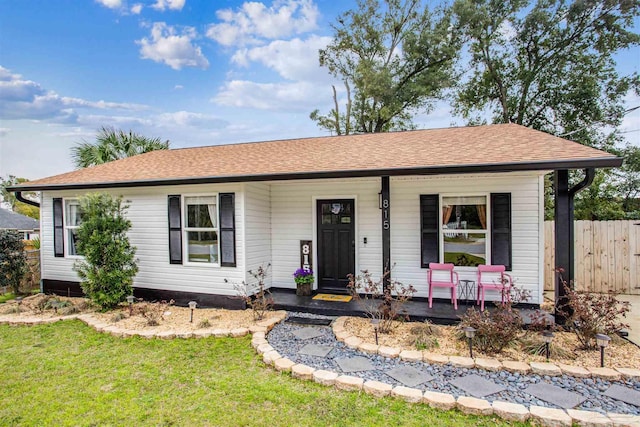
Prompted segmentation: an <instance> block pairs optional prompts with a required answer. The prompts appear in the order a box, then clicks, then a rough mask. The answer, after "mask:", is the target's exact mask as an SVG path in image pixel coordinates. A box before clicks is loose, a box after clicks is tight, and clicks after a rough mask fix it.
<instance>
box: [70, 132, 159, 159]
mask: <svg viewBox="0 0 640 427" xmlns="http://www.w3.org/2000/svg"><path fill="white" fill-rule="evenodd" d="M168 149H169V141H168V140H167V141H164V142H163V141H162V140H161V139H160V138H147V137H146V136H142V135H138V134H137V133H134V132H132V131H129V133H126V132H124V131H122V130H120V129H117V130H116V129H114V128H113V127H105V126H103V127H102V128H100V130H99V131H98V135H96V141H95V142H93V143H92V142H87V141H85V140H83V141H82V142H81V143H78V145H76V146H75V147H73V148H71V156H72V157H73V163H74V164H75V166H76V168H78V169H81V168H86V167H89V166H95V165H100V164H102V163H107V162H111V161H113V160H118V159H123V158H125V157H131V156H135V155H138V154H142V153H147V152H149V151H155V150H168Z"/></svg>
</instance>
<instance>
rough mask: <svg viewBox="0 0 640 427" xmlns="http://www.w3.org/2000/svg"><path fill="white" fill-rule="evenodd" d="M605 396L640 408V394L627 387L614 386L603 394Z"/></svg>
mask: <svg viewBox="0 0 640 427" xmlns="http://www.w3.org/2000/svg"><path fill="white" fill-rule="evenodd" d="M603 394H604V395H605V396H609V397H611V398H613V399H616V400H621V401H623V402H625V403H630V404H631V405H634V406H640V392H637V391H635V390H632V389H630V388H627V387H622V386H619V385H616V384H614V385H612V386H611V387H609V389H608V390H607V391H605V392H604V393H603Z"/></svg>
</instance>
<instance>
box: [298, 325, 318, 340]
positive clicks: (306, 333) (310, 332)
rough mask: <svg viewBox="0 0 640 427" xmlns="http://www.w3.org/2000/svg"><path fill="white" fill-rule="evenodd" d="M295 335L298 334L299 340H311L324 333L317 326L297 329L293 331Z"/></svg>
mask: <svg viewBox="0 0 640 427" xmlns="http://www.w3.org/2000/svg"><path fill="white" fill-rule="evenodd" d="M293 335H295V336H296V338H298V339H299V340H310V339H311V338H317V337H319V336H321V335H322V332H320V331H319V330H317V329H316V328H313V327H309V328H300V329H298V330H297V331H294V332H293Z"/></svg>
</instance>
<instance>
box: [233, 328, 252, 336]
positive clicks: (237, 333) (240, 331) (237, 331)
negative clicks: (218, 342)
mask: <svg viewBox="0 0 640 427" xmlns="http://www.w3.org/2000/svg"><path fill="white" fill-rule="evenodd" d="M248 333H249V329H247V328H235V329H232V330H231V333H230V335H231V336H232V337H234V338H237V337H243V336H245V335H247V334H248Z"/></svg>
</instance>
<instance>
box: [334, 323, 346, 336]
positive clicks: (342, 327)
mask: <svg viewBox="0 0 640 427" xmlns="http://www.w3.org/2000/svg"><path fill="white" fill-rule="evenodd" d="M340 332H346V329H344V326H342V325H337V326H334V327H333V333H334V334H338V333H340Z"/></svg>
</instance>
